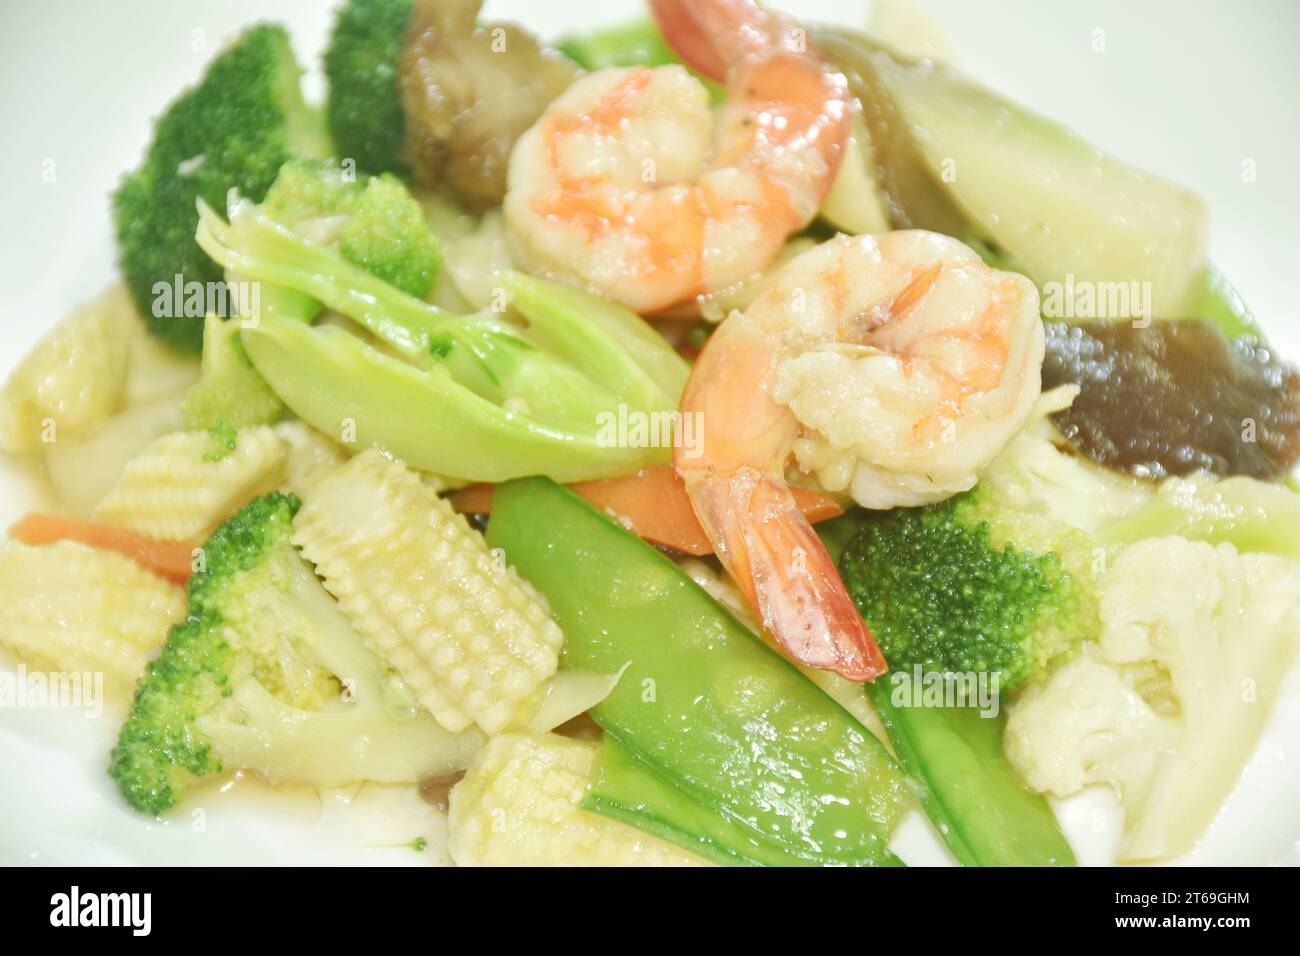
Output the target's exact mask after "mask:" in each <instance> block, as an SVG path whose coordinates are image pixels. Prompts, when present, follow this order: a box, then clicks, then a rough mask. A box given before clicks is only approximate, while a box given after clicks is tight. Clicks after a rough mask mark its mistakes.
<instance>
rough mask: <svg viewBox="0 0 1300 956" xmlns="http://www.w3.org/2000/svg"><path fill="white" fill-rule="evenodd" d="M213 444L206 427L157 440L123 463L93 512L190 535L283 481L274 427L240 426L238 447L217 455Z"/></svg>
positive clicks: (156, 531) (180, 536) (170, 535)
mask: <svg viewBox="0 0 1300 956" xmlns="http://www.w3.org/2000/svg"><path fill="white" fill-rule="evenodd" d="M213 443H214V437H213V436H212V435H211V434H209V433H208V432H206V431H192V432H174V433H173V434H170V435H164V436H163V437H162V438H159V439H157V440H156V441H154V442H153V443H152V444H150V445H149V447H148V448H146V449H145V450H144V451H142V452H141V453H140V454H139V455H137V456H136V457H135V458H132V459H131V460H130V461H129V462H127V465H126V468H125V470H124V471H123V472H122V477H121V478H119V479H118V481H117V484H116V485H114V486H113V488H112V490H111V491H109V493H108V495H107V497H105V498H104V500H103V501H102V502H100V504H99V507H98V508H96V509H95V517H96V519H98V520H100V521H107V522H109V523H110V524H116V525H121V526H122V527H124V528H130V529H131V530H132V531H138V532H139V533H140V534H146V535H149V536H150V537H153V538H165V539H170V540H174V541H186V540H191V539H194V538H199V537H202V536H203V534H204V533H205V532H207V531H209V530H211V529H212V528H213V527H215V526H216V525H217V524H218V523H220V522H221V521H222V520H223V519H225V518H226V517H228V516H229V515H230V514H232V513H233V512H234V511H235V510H236V509H238V508H239V506H240V505H242V504H244V503H245V502H247V501H249V500H251V499H253V498H255V497H257V496H258V495H259V494H262V493H263V492H266V491H270V490H271V489H272V488H274V487H276V485H277V483H278V482H279V481H280V479H281V477H282V475H283V471H284V463H285V445H284V441H283V440H282V439H281V438H280V436H279V435H278V434H277V433H276V431H275V429H273V428H271V427H269V426H266V425H262V426H257V427H253V428H241V429H239V430H238V432H237V433H236V438H235V447H234V448H233V449H231V450H230V451H229V453H228V454H225V455H224V456H222V457H220V458H217V457H216V456H215V455H213V454H212V449H213ZM214 459H215V460H214Z"/></svg>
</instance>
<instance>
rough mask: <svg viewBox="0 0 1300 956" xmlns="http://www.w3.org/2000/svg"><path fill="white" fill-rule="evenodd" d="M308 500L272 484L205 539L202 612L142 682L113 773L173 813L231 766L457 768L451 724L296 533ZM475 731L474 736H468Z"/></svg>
mask: <svg viewBox="0 0 1300 956" xmlns="http://www.w3.org/2000/svg"><path fill="white" fill-rule="evenodd" d="M297 510H298V499H297V498H296V497H294V496H293V495H288V494H283V493H281V492H272V493H270V494H268V495H265V496H263V497H261V498H257V499H254V500H253V501H251V502H250V503H248V504H247V505H245V506H244V507H243V508H242V509H241V510H240V511H239V512H237V513H236V514H235V515H234V516H233V517H231V518H229V519H227V520H226V521H225V522H224V523H223V524H222V525H221V526H220V527H218V528H217V530H216V531H214V532H213V533H212V536H211V537H210V538H209V539H208V540H207V542H206V543H205V544H204V545H203V548H202V549H201V552H200V557H201V560H202V570H199V571H198V572H197V573H196V574H195V575H194V576H193V577H192V578H190V582H189V610H188V615H187V617H186V619H185V621H184V622H183V623H181V624H178V625H177V626H175V627H174V628H172V631H171V633H170V635H169V636H168V639H167V644H166V645H165V646H164V648H163V651H162V654H161V655H160V656H159V657H158V659H157V660H155V661H154V662H153V663H151V664H150V665H149V667H148V669H147V670H146V671H145V674H144V676H143V677H142V678H141V679H140V683H139V685H138V686H137V688H136V695H135V700H134V703H133V704H132V707H131V712H130V714H129V716H128V717H127V720H126V723H125V724H124V725H123V726H122V730H121V732H120V735H119V737H118V741H117V746H116V747H115V748H114V750H113V754H112V759H111V763H110V768H109V773H110V774H111V775H112V777H113V778H114V780H116V781H117V784H118V787H119V788H120V790H121V792H122V794H123V796H124V797H125V798H126V801H127V803H129V804H130V805H131V806H132V807H134V808H136V809H137V810H141V811H144V812H146V813H151V814H155V815H156V814H161V813H164V812H166V811H167V810H169V809H171V808H172V807H173V806H175V805H176V804H177V803H178V802H179V801H180V799H181V798H182V796H183V795H184V793H185V790H186V789H187V787H189V786H190V785H191V784H192V783H193V782H195V781H196V780H197V779H198V778H201V777H204V776H208V775H212V774H217V773H220V772H221V771H222V770H223V768H227V767H229V768H232V769H233V768H239V767H245V768H250V769H254V770H257V771H259V772H261V773H262V774H264V775H265V776H267V777H268V778H269V779H271V780H272V781H279V780H293V781H295V782H300V783H311V784H316V785H320V786H335V785H341V784H343V783H347V782H350V781H355V780H366V779H371V780H382V781H389V782H394V781H407V780H415V779H420V778H421V777H422V776H423V775H425V774H426V773H428V772H429V771H430V770H432V771H433V772H435V773H436V772H440V771H441V772H446V771H448V770H449V769H451V770H454V769H456V765H457V763H459V762H460V760H461V758H462V757H463V753H462V752H463V751H465V750H466V748H467V746H469V745H470V744H471V743H472V742H470V741H467V740H462V739H461V736H457V735H450V734H448V733H447V732H445V731H443V730H442V729H441V728H440V727H439V726H438V725H437V723H436V722H434V721H433V718H432V717H431V716H430V715H429V714H428V712H427V711H423V710H421V709H419V708H415V707H413V706H412V700H413V699H412V698H411V697H410V693H409V691H408V690H406V689H405V687H404V686H403V685H400V684H397V683H394V681H393V679H392V678H391V677H389V676H388V675H387V674H386V672H385V671H384V669H383V668H382V666H381V665H380V663H379V661H378V659H377V658H375V657H374V655H373V654H371V653H370V652H369V651H368V650H366V649H365V647H364V646H363V645H362V643H361V641H360V639H359V638H358V637H357V635H356V634H355V632H354V631H353V630H352V628H351V626H350V624H349V623H348V621H347V619H346V618H345V617H344V616H343V615H342V612H341V611H339V610H338V608H337V607H336V606H335V604H334V601H333V599H332V598H330V596H329V595H328V594H327V593H326V592H325V590H324V588H323V587H322V586H321V584H320V582H319V581H318V580H317V578H316V575H315V574H314V573H313V571H312V569H311V567H310V566H309V565H308V564H307V563H306V562H305V561H304V560H303V559H302V558H301V557H300V556H299V554H298V552H297V551H296V550H295V548H294V546H293V544H292V542H291V540H290V536H291V534H292V532H293V516H294V514H295V513H296V511H297ZM462 736H463V735H462Z"/></svg>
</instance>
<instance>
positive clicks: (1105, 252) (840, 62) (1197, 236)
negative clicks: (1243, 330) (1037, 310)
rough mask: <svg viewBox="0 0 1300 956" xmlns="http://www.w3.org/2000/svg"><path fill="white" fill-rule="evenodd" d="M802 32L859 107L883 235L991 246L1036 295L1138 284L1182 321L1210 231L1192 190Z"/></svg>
mask: <svg viewBox="0 0 1300 956" xmlns="http://www.w3.org/2000/svg"><path fill="white" fill-rule="evenodd" d="M811 33H812V39H813V40H814V41H815V42H816V43H817V45H818V47H819V49H820V50H821V52H822V54H823V55H824V56H825V57H826V58H827V60H828V61H829V62H831V63H833V64H835V65H836V66H837V67H839V68H840V69H842V70H844V71H845V73H846V75H847V77H848V80H849V85H850V88H851V89H852V91H853V93H854V94H855V95H856V96H857V97H858V98H859V100H861V102H862V105H863V114H864V116H865V117H866V119H867V125H868V127H869V128H870V132H871V142H872V146H873V148H874V150H875V154H876V161H877V164H878V165H879V167H880V170H881V173H882V180H883V183H884V186H885V190H886V192H887V193H888V195H889V197H890V199H891V206H892V211H893V213H894V217H895V219H896V220H897V221H896V223H895V225H897V226H900V227H903V226H907V227H919V228H924V229H933V230H936V231H938V232H943V233H946V234H948V235H953V236H957V237H959V238H962V239H964V240H965V239H980V240H984V241H986V242H989V243H991V244H992V245H993V246H995V247H996V248H997V249H999V250H1001V251H1002V252H1004V253H1005V254H1006V255H1007V256H1009V257H1010V258H1011V259H1012V260H1014V261H1016V262H1018V263H1020V264H1021V265H1022V266H1023V268H1024V270H1025V272H1026V274H1027V275H1029V276H1030V277H1031V278H1032V279H1033V280H1034V282H1035V283H1036V284H1037V285H1038V286H1039V287H1040V288H1044V287H1045V286H1048V285H1049V284H1060V285H1062V286H1072V287H1073V286H1077V287H1080V288H1082V287H1083V286H1084V285H1085V284H1087V285H1091V286H1092V287H1093V288H1094V289H1096V290H1100V289H1101V288H1103V285H1102V284H1111V283H1120V284H1123V285H1124V286H1126V287H1128V288H1129V291H1133V290H1132V287H1133V286H1134V285H1136V286H1137V290H1138V291H1137V293H1135V294H1139V295H1140V291H1141V284H1142V283H1150V293H1151V295H1150V299H1151V301H1150V303H1149V305H1150V314H1151V315H1152V316H1155V317H1168V318H1174V317H1181V316H1183V315H1185V314H1186V311H1185V310H1186V308H1187V307H1188V305H1189V304H1190V302H1189V296H1190V293H1191V292H1192V289H1193V286H1194V284H1195V282H1196V280H1197V277H1198V275H1199V274H1200V272H1201V270H1202V269H1203V267H1204V266H1205V241H1206V232H1207V227H1208V217H1207V214H1206V210H1205V206H1204V204H1203V203H1202V202H1201V200H1200V199H1199V198H1198V197H1197V196H1195V195H1194V194H1193V193H1191V192H1189V191H1188V190H1186V189H1183V188H1182V187H1179V186H1176V185H1174V184H1172V183H1170V182H1168V181H1166V180H1163V179H1160V178H1158V177H1156V176H1152V175H1150V174H1147V173H1143V172H1139V171H1138V170H1136V169H1133V168H1132V167H1130V166H1127V165H1125V164H1124V163H1121V162H1119V161H1118V160H1116V159H1114V158H1112V157H1110V156H1107V155H1106V154H1104V153H1102V152H1101V151H1100V150H1098V149H1096V148H1095V147H1093V146H1091V145H1090V144H1088V143H1087V142H1085V141H1084V140H1083V139H1081V138H1080V137H1079V136H1077V135H1076V134H1075V133H1073V132H1072V131H1070V130H1068V129H1066V128H1065V127H1063V126H1060V125H1058V124H1056V123H1054V122H1052V121H1051V120H1048V119H1046V118H1044V117H1042V116H1039V115H1037V114H1035V113H1032V112H1030V111H1029V110H1026V109H1024V108H1022V107H1020V106H1018V105H1017V104H1015V103H1012V102H1010V101H1008V100H1006V99H1004V98H1002V97H1001V96H999V95H997V94H996V93H993V92H991V91H989V90H986V89H984V88H983V87H981V86H979V85H978V84H975V83H973V82H971V81H970V80H968V79H966V78H965V77H963V76H962V75H960V74H959V73H957V72H955V71H953V70H951V69H949V68H947V67H944V66H937V65H934V64H930V63H919V64H914V63H908V62H904V61H902V60H900V59H897V58H896V57H894V56H892V55H890V54H889V53H888V52H886V51H884V50H883V49H881V48H880V47H879V46H878V45H876V44H874V43H873V42H872V41H870V40H869V39H867V38H866V37H863V36H862V35H861V34H856V33H854V32H852V31H849V30H844V29H841V28H832V27H826V28H815V29H813V30H812V31H811ZM1045 291H1046V290H1045ZM1099 295H1100V291H1099ZM1134 305H1135V303H1134V302H1132V301H1131V302H1130V312H1131V313H1132V312H1134V311H1136V310H1135V309H1133V306H1134ZM1057 317H1060V316H1057ZM1091 317H1092V318H1110V317H1117V316H1103V315H1095V316H1091Z"/></svg>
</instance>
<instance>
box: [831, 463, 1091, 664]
mask: <svg viewBox="0 0 1300 956" xmlns="http://www.w3.org/2000/svg"><path fill="white" fill-rule="evenodd" d="M840 571H841V574H842V575H843V578H844V582H845V584H846V585H847V587H848V589H849V592H850V593H851V594H852V595H853V598H854V600H855V601H856V603H857V605H858V609H859V610H860V611H861V612H862V616H863V618H864V619H865V620H866V621H867V623H868V625H870V627H871V630H872V633H873V634H874V635H875V637H876V640H877V641H878V642H879V644H880V647H881V650H882V651H883V652H884V654H885V657H886V659H887V660H888V661H889V663H890V666H891V667H893V668H895V669H897V670H908V671H910V670H911V669H912V668H913V667H915V666H917V665H920V666H921V667H922V668H923V669H925V670H938V671H946V672H976V673H981V672H982V673H988V674H995V673H996V674H997V675H998V677H999V680H1000V683H1001V687H1002V689H1003V690H1011V689H1013V688H1015V687H1016V686H1018V685H1020V684H1022V683H1024V682H1025V680H1027V679H1028V678H1029V677H1031V676H1034V675H1036V674H1038V673H1041V672H1043V671H1044V670H1045V669H1046V668H1047V667H1049V666H1050V665H1052V664H1053V663H1054V662H1056V661H1058V660H1059V659H1061V658H1062V657H1063V656H1065V655H1068V654H1069V653H1070V652H1071V651H1073V650H1074V649H1075V648H1076V647H1077V646H1078V644H1079V642H1080V641H1082V640H1083V638H1085V637H1087V636H1091V635H1094V634H1095V633H1096V630H1097V626H1098V624H1097V621H1098V612H1097V599H1096V594H1095V585H1094V579H1093V574H1092V550H1091V542H1090V540H1089V539H1088V537H1087V536H1086V535H1084V534H1083V533H1082V532H1080V531H1077V530H1075V529H1073V528H1070V527H1068V526H1066V525H1064V524H1062V523H1059V522H1057V521H1055V520H1054V519H1052V518H1050V517H1047V516H1044V515H1038V514H1031V513H1028V512H1021V511H1017V510H1016V509H1014V508H1011V507H1008V506H1006V505H1004V504H1002V503H1001V502H1000V501H999V500H998V498H997V496H996V495H995V494H994V493H992V492H988V491H986V490H985V489H983V488H981V487H977V488H976V489H974V490H973V491H970V492H967V493H966V494H963V495H958V496H957V497H954V498H950V499H948V500H947V501H944V502H942V503H940V504H937V505H930V506H928V507H923V508H899V509H895V510H893V511H888V512H874V513H868V514H866V515H865V516H863V517H862V518H861V528H860V530H859V531H858V533H857V535H856V536H855V537H854V538H853V539H852V540H851V541H850V542H849V544H848V545H847V547H846V548H845V550H844V553H843V554H842V555H841V557H840Z"/></svg>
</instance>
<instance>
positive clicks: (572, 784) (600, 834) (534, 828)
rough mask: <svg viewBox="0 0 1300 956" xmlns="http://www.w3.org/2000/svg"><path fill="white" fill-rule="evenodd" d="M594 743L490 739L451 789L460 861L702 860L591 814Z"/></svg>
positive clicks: (454, 852)
mask: <svg viewBox="0 0 1300 956" xmlns="http://www.w3.org/2000/svg"><path fill="white" fill-rule="evenodd" d="M595 757H596V745H595V744H590V743H587V742H585V741H581V740H573V739H571V738H569V737H561V736H559V735H558V734H505V735H503V736H500V737H495V738H493V739H492V740H490V741H488V743H487V746H485V747H484V748H483V749H482V750H481V751H479V753H478V755H477V756H476V757H475V758H474V762H473V763H471V764H470V767H469V770H468V771H467V772H466V774H465V779H463V780H462V781H461V782H460V783H458V784H456V786H455V787H454V788H453V789H452V791H451V797H450V801H449V807H448V841H447V847H448V850H449V851H450V852H451V857H452V859H453V860H455V861H456V864H457V865H458V866H702V865H705V864H704V861H703V860H701V859H700V858H699V857H697V856H694V855H693V854H690V853H687V852H686V851H685V850H681V849H678V848H677V847H675V846H673V845H672V844H669V843H665V842H664V841H662V840H659V839H657V838H655V837H652V836H649V835H648V834H645V833H642V832H641V831H640V830H637V829H634V828H633V827H630V826H627V825H626V824H623V823H619V822H618V821H617V820H610V819H608V818H606V817H602V816H599V815H598V814H595V813H590V812H588V811H586V810H583V809H581V808H579V806H578V803H579V801H581V800H582V798H583V796H584V795H585V794H586V792H587V785H588V782H589V780H590V777H591V771H592V765H593V763H594V762H595Z"/></svg>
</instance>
